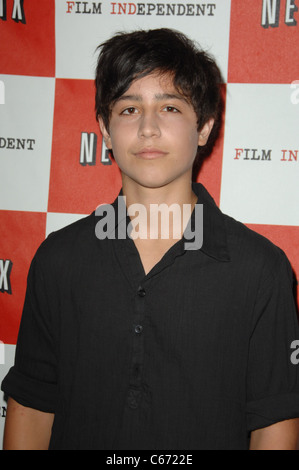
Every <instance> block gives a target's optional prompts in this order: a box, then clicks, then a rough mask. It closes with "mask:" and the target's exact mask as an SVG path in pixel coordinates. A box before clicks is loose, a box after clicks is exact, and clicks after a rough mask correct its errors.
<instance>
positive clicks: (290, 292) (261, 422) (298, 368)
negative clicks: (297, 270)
mask: <svg viewBox="0 0 299 470" xmlns="http://www.w3.org/2000/svg"><path fill="white" fill-rule="evenodd" d="M276 259H277V258H276ZM264 271H265V272H264V275H263V278H264V280H263V281H262V282H261V284H260V290H259V294H258V296H257V300H256V305H255V314H254V326H253V328H252V332H251V338H250V343H249V357H248V369H247V408H246V412H247V429H248V431H249V432H250V431H253V430H255V429H259V428H263V427H267V426H270V425H271V424H274V423H276V422H279V421H284V420H286V419H292V418H297V417H299V365H298V364H296V363H294V361H293V360H292V353H293V352H294V351H293V349H292V346H291V345H292V343H293V342H294V341H295V340H299V329H298V316H297V309H296V306H295V299H294V276H293V272H292V268H291V266H290V263H289V261H288V259H287V258H286V256H285V254H284V253H283V252H282V251H281V250H279V253H278V259H277V261H276V263H275V266H272V267H271V268H269V267H268V268H267V269H265V270H264Z"/></svg>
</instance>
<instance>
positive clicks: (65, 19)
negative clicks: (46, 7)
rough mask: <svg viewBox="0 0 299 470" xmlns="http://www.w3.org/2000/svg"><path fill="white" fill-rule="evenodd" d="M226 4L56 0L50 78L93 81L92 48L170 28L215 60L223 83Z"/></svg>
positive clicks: (228, 0) (172, 0)
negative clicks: (125, 34) (125, 35)
mask: <svg viewBox="0 0 299 470" xmlns="http://www.w3.org/2000/svg"><path fill="white" fill-rule="evenodd" d="M230 7H231V0H214V1H213V2H210V3H209V2H204V3H199V2H185V1H182V2H177V1H176V0H160V1H159V2H153V1H152V0H143V2H142V3H139V2H123V1H119V2H110V1H107V0H106V1H102V2H92V1H87V2H62V1H61V0H56V76H57V77H59V78H87V79H93V78H94V69H95V64H96V59H97V56H96V54H95V49H96V48H97V46H98V45H99V44H101V43H102V42H103V41H105V40H107V39H108V38H110V37H111V36H112V35H113V34H115V33H116V32H118V31H124V30H125V31H133V30H136V29H156V28H161V27H166V28H174V29H177V30H179V31H181V32H183V33H185V34H187V36H188V37H190V38H191V39H194V40H196V41H197V42H199V44H200V45H201V46H202V47H203V48H204V49H206V50H207V51H208V52H210V53H211V54H212V55H214V57H215V58H216V60H217V62H218V64H219V66H220V68H221V71H222V73H223V76H224V81H225V82H226V80H227V64H228V49H229V26H230Z"/></svg>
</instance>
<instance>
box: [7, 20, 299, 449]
mask: <svg viewBox="0 0 299 470" xmlns="http://www.w3.org/2000/svg"><path fill="white" fill-rule="evenodd" d="M220 81H221V80H220V74H219V71H218V69H217V67H216V65H215V63H214V61H213V60H212V59H211V58H210V57H208V56H207V55H206V54H205V53H204V52H202V51H200V50H198V49H197V48H196V47H195V46H194V44H192V43H191V42H190V41H188V39H186V38H185V37H184V36H183V35H182V34H180V33H177V32H175V31H172V30H167V29H161V30H152V31H138V32H134V33H123V34H119V35H117V36H115V37H113V38H112V39H110V40H109V41H107V42H106V43H105V44H104V45H103V46H102V48H101V54H100V56H99V61H98V66H97V76H96V114H97V119H98V120H99V124H100V128H101V131H102V134H103V136H104V139H105V142H106V145H107V147H108V148H109V149H111V151H112V152H113V156H114V158H115V160H116V162H117V164H118V166H119V168H120V171H121V175H122V190H121V193H120V197H119V199H117V200H116V201H115V202H114V203H113V204H112V206H105V208H104V209H105V210H106V212H107V213H108V212H109V214H110V218H109V219H106V220H105V223H103V217H102V218H101V217H99V216H97V215H99V214H101V215H102V216H103V215H104V210H103V208H102V209H101V208H99V211H97V213H96V214H97V215H96V214H95V213H93V214H91V215H90V216H89V217H87V218H85V219H83V220H80V221H79V222H77V223H75V224H72V225H71V226H68V227H66V228H64V229H62V230H60V231H58V232H56V233H54V234H52V235H51V236H49V237H48V239H47V240H46V241H45V242H44V243H43V244H42V245H41V247H40V248H39V250H38V251H37V254H36V256H35V257H34V259H33V262H32V265H31V268H30V272H29V277H28V288H27V294H26V300H25V305H24V311H23V317H22V322H21V327H20V333H19V338H18V345H17V351H16V361H15V365H14V367H13V368H12V369H11V370H10V372H9V374H8V376H7V377H6V378H5V380H4V382H3V384H2V388H3V390H4V391H5V392H6V394H7V395H8V396H9V397H10V398H9V402H8V411H7V420H6V429H5V439H4V447H5V448H7V449H14V448H21V449H25V448H31V449H38V448H44V449H45V448H50V449H106V450H117V449H131V450H138V449H149V450H154V449H160V450H162V449H163V450H168V451H169V450H192V449H248V448H251V449H295V448H296V445H297V439H298V419H297V418H298V417H299V380H298V379H299V374H298V366H296V365H294V364H292V361H291V359H290V356H291V353H292V350H291V343H292V342H293V341H294V340H296V339H299V331H298V323H297V317H296V310H295V304H294V298H293V293H292V288H293V278H292V271H291V268H290V264H289V262H288V261H287V259H286V257H285V255H284V253H283V252H282V251H281V250H280V249H279V248H277V247H276V246H274V245H272V244H271V243H270V242H269V241H268V240H266V239H264V238H263V237H261V236H259V235H258V234H256V233H254V232H252V231H250V230H249V229H247V228H246V227H245V226H243V225H242V224H240V223H238V222H236V221H235V220H233V219H232V218H230V217H228V216H226V215H224V214H222V213H221V212H220V210H219V209H218V208H217V207H216V205H215V203H214V201H213V200H212V198H211V197H210V196H209V194H208V193H207V191H206V190H205V189H204V187H203V186H202V185H200V184H194V183H193V184H192V182H191V176H192V167H193V164H194V160H195V158H196V154H197V150H198V148H205V146H206V145H207V143H208V139H209V136H210V135H211V133H212V132H213V129H214V123H215V121H216V122H217V120H218V117H219V110H220V102H221V100H220ZM119 200H121V201H123V202H124V203H125V208H126V209H127V212H126V210H125V211H124V213H123V208H122V206H121V205H120V204H119ZM136 204H138V206H136ZM162 204H164V206H163V207H164V208H165V207H166V208H170V207H176V208H178V209H181V213H183V210H184V208H186V207H187V208H189V209H190V213H191V211H192V216H191V219H190V221H188V220H186V218H185V219H184V218H183V219H182V218H181V219H180V218H176V217H175V216H173V217H172V218H171V217H170V218H169V224H168V228H169V235H168V236H164V232H163V227H162V225H163V220H161V217H160V219H159V217H158V218H156V226H155V227H154V229H155V230H156V232H155V230H154V232H155V234H156V236H155V237H151V236H150V235H151V234H152V233H153V232H152V231H151V230H152V228H153V227H151V220H152V219H151V218H150V217H145V219H144V220H145V221H146V222H145V224H144V223H143V227H139V231H138V227H137V226H136V225H134V230H133V231H134V233H135V235H136V234H137V235H138V233H139V235H140V236H139V237H138V236H135V237H133V236H131V235H132V223H134V221H136V213H134V210H135V209H136V207H137V208H138V210H139V211H140V212H142V210H141V209H140V208H143V209H144V213H145V214H146V216H149V215H150V213H151V210H152V208H153V207H154V208H155V209H157V207H159V206H161V205H162ZM109 207H110V209H111V210H110V209H109ZM200 207H203V218H200V217H199V218H197V217H196V214H197V209H198V208H200ZM132 208H133V209H132ZM137 212H138V211H137ZM162 212H163V211H162ZM199 213H200V212H199ZM111 214H112V215H113V214H114V215H115V216H114V217H112V216H111ZM156 215H157V212H156ZM164 215H165V214H164ZM130 216H131V217H130ZM111 221H112V222H111ZM130 224H131V232H130V230H122V231H120V230H119V228H120V227H121V226H122V227H123V226H124V227H125V229H129V227H130ZM139 225H142V224H141V223H139ZM188 227H189V229H192V233H193V234H194V238H196V236H197V235H198V234H202V235H203V242H202V243H199V244H197V245H196V244H195V246H192V244H191V248H190V245H189V246H188V245H187V241H188V237H187V236H186V235H187V229H188ZM141 232H142V236H141ZM188 233H189V234H190V230H189V232H188Z"/></svg>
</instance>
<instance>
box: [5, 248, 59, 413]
mask: <svg viewBox="0 0 299 470" xmlns="http://www.w3.org/2000/svg"><path fill="white" fill-rule="evenodd" d="M40 250H41V249H40ZM38 252H39V250H38ZM38 252H37V254H36V255H35V257H34V258H33V260H32V263H31V266H30V269H29V274H28V279H27V290H26V296H25V302H24V308H23V313H22V319H21V324H20V329H19V335H18V341H17V346H16V355H15V363H14V366H13V367H12V368H11V369H10V371H9V372H8V374H7V376H6V377H5V378H4V380H3V382H2V386H1V388H2V390H3V391H4V393H5V394H6V395H8V396H10V397H12V398H13V399H14V400H16V401H17V402H18V403H20V404H21V405H23V406H27V407H30V408H34V409H37V410H40V411H45V412H49V413H54V412H55V405H56V396H57V358H56V354H55V339H54V334H53V332H54V327H53V317H52V315H51V308H50V300H49V299H50V297H51V289H50V286H49V284H50V281H49V280H48V281H47V276H46V275H45V274H44V272H45V267H44V266H42V263H40V261H39V257H38ZM48 278H49V276H48Z"/></svg>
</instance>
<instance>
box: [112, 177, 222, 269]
mask: <svg viewBox="0 0 299 470" xmlns="http://www.w3.org/2000/svg"><path fill="white" fill-rule="evenodd" d="M192 190H193V192H194V193H195V194H196V196H197V198H198V199H197V203H196V204H202V205H203V244H202V247H201V248H200V249H199V251H201V252H203V253H205V254H206V255H208V256H210V257H212V258H215V259H217V260H219V261H230V256H229V250H228V246H227V233H226V225H225V218H224V215H223V214H222V212H221V211H220V209H219V208H218V207H217V205H216V203H215V201H214V200H213V198H212V197H211V196H210V194H209V193H208V191H207V190H206V189H205V187H204V186H203V185H202V184H201V183H192ZM120 196H123V192H122V189H121V190H120V192H119V195H118V197H117V198H116V199H115V201H114V202H113V204H112V206H113V208H114V213H115V226H113V230H112V231H111V233H112V232H114V234H115V233H116V231H117V230H116V229H117V228H118V227H119V226H120V228H121V230H120V228H118V231H117V232H118V236H119V234H120V233H122V238H128V235H127V233H126V232H127V226H128V224H129V222H130V218H129V216H128V213H127V211H126V207H125V202H124V200H123V198H122V197H120ZM118 198H120V199H118ZM194 212H195V211H193V212H192V216H191V229H192V231H194V229H195V214H194ZM108 237H109V235H108ZM113 238H114V237H113ZM115 238H117V236H115ZM183 241H184V239H183V240H182V247H183ZM185 241H186V240H185ZM194 251H196V250H194Z"/></svg>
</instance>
